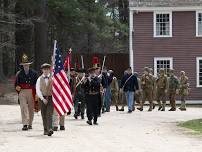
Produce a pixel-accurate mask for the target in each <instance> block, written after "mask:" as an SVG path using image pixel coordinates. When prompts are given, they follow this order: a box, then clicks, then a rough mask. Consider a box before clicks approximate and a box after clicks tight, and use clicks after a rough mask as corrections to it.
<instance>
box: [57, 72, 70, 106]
mask: <svg viewBox="0 0 202 152" xmlns="http://www.w3.org/2000/svg"><path fill="white" fill-rule="evenodd" d="M60 76H61V74H60ZM61 78H62V79H63V78H64V77H62V76H61ZM55 79H56V80H57V82H58V84H59V85H60V87H61V88H62V90H63V91H64V93H65V95H66V96H67V98H68V99H69V101H70V103H71V104H72V103H73V102H72V98H71V96H70V94H69V93H68V92H67V90H66V88H65V87H64V85H63V84H62V83H61V81H60V80H59V78H58V77H57V76H55ZM63 81H64V79H63ZM69 91H70V90H69ZM70 92H71V91H70Z"/></svg>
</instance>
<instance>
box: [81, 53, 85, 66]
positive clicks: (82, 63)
mask: <svg viewBox="0 0 202 152" xmlns="http://www.w3.org/2000/svg"><path fill="white" fill-rule="evenodd" d="M81 66H82V69H84V68H85V67H84V62H83V55H81Z"/></svg>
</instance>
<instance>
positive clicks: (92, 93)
mask: <svg viewBox="0 0 202 152" xmlns="http://www.w3.org/2000/svg"><path fill="white" fill-rule="evenodd" d="M97 94H99V92H89V95H97Z"/></svg>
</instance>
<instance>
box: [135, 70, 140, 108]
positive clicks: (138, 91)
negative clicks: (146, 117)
mask: <svg viewBox="0 0 202 152" xmlns="http://www.w3.org/2000/svg"><path fill="white" fill-rule="evenodd" d="M134 75H135V76H136V77H137V81H138V86H139V90H137V91H136V92H135V103H137V104H138V105H140V103H141V100H142V89H141V80H140V78H139V77H138V73H137V72H135V73H134Z"/></svg>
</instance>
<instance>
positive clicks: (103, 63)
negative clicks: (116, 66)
mask: <svg viewBox="0 0 202 152" xmlns="http://www.w3.org/2000/svg"><path fill="white" fill-rule="evenodd" d="M105 61H106V56H104V59H103V62H102V69H101V73H100V75H99V76H98V77H99V78H101V77H102V73H103V70H104V66H105Z"/></svg>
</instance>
